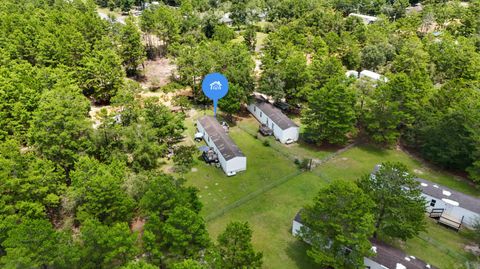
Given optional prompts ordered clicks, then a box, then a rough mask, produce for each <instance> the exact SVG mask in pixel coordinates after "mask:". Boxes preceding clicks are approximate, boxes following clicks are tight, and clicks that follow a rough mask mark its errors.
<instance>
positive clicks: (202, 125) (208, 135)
mask: <svg viewBox="0 0 480 269" xmlns="http://www.w3.org/2000/svg"><path fill="white" fill-rule="evenodd" d="M197 129H198V131H199V132H200V133H202V134H203V139H204V140H205V142H206V143H207V145H208V146H209V147H211V148H213V150H214V151H215V153H217V155H218V160H219V162H220V165H221V167H222V169H223V171H225V174H227V175H228V176H233V175H235V174H236V173H237V172H240V171H245V170H247V157H245V155H243V153H242V151H241V150H240V149H239V148H238V146H237V145H236V144H235V143H234V142H233V141H232V139H231V138H230V137H229V136H228V135H227V134H226V132H225V129H224V128H223V127H222V126H221V125H220V123H219V122H218V121H217V120H216V119H215V118H214V117H212V116H203V117H202V118H200V119H199V120H198V121H197Z"/></svg>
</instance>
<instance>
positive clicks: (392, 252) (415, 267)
mask: <svg viewBox="0 0 480 269" xmlns="http://www.w3.org/2000/svg"><path fill="white" fill-rule="evenodd" d="M301 212H302V210H300V211H299V212H298V213H297V215H295V218H294V219H293V223H292V234H293V235H294V236H297V235H298V233H299V232H300V228H301V227H303V222H302V218H301ZM370 242H371V244H372V252H373V255H372V256H371V257H364V258H363V262H364V264H365V268H369V269H431V268H435V267H434V266H431V265H430V264H427V263H426V262H424V261H422V260H420V259H417V258H416V257H414V256H409V255H407V254H405V253H404V252H403V251H402V250H400V249H397V248H395V247H393V246H390V245H388V244H386V243H384V242H382V241H379V240H377V239H373V238H372V239H370Z"/></svg>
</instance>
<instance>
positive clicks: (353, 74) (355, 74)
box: [345, 70, 358, 78]
mask: <svg viewBox="0 0 480 269" xmlns="http://www.w3.org/2000/svg"><path fill="white" fill-rule="evenodd" d="M345 76H346V77H347V78H349V77H354V78H358V71H355V70H348V71H347V72H345Z"/></svg>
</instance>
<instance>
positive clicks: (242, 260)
mask: <svg viewBox="0 0 480 269" xmlns="http://www.w3.org/2000/svg"><path fill="white" fill-rule="evenodd" d="M217 240H218V245H217V248H218V251H219V254H220V257H221V268H226V269H228V268H260V267H262V256H263V255H262V253H261V252H255V250H254V249H253V246H252V243H251V240H252V230H251V229H250V226H249V225H248V223H247V222H244V223H242V222H230V223H229V224H228V225H227V228H226V229H225V231H224V232H223V233H222V234H220V235H219V236H218V239H217Z"/></svg>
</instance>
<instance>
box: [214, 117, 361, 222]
mask: <svg viewBox="0 0 480 269" xmlns="http://www.w3.org/2000/svg"><path fill="white" fill-rule="evenodd" d="M238 127H239V128H240V129H241V130H243V131H245V132H246V133H248V134H250V135H256V133H253V132H252V131H250V130H248V129H246V128H244V127H241V126H238ZM274 144H275V146H272V149H274V150H276V151H278V152H279V153H281V154H282V155H284V156H287V155H288V154H287V153H285V151H284V150H282V149H279V148H276V147H278V146H281V147H282V146H283V145H277V144H278V143H274ZM354 145H355V144H350V145H348V146H346V147H344V148H342V149H340V150H337V151H336V152H334V153H332V154H329V155H328V156H326V157H325V158H323V159H321V160H318V161H317V164H316V165H321V164H323V163H325V162H327V161H329V160H331V159H332V158H334V157H335V156H337V155H338V154H340V153H342V152H344V151H346V150H348V149H350V148H352V147H353V146H354ZM287 157H289V159H291V158H290V157H291V156H287ZM306 172H307V171H304V170H300V169H299V170H297V171H296V172H295V173H292V174H289V175H286V176H284V177H282V178H280V179H278V180H276V181H273V182H271V183H270V184H268V185H265V186H263V187H262V188H260V189H258V190H256V191H254V192H251V193H249V194H247V195H245V196H243V197H242V198H240V199H238V200H237V201H235V202H233V203H231V204H229V205H227V206H225V207H224V208H222V209H220V210H218V211H216V212H213V213H211V214H209V215H207V217H206V218H205V219H206V221H211V220H214V219H216V218H218V217H220V216H223V215H224V214H225V213H227V212H229V211H231V210H233V209H235V208H237V207H239V206H241V205H243V204H245V203H247V202H249V201H251V200H253V199H255V198H257V197H258V196H260V195H261V194H264V193H265V192H267V191H270V190H272V189H274V188H276V187H278V186H280V185H282V184H283V183H285V182H287V181H289V180H291V179H292V178H295V177H297V176H299V175H301V174H303V173H306ZM314 174H315V175H318V176H319V177H321V178H322V179H324V180H325V181H327V182H330V181H331V180H330V179H328V178H326V177H324V176H323V175H322V174H321V173H320V172H315V173H314Z"/></svg>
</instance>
